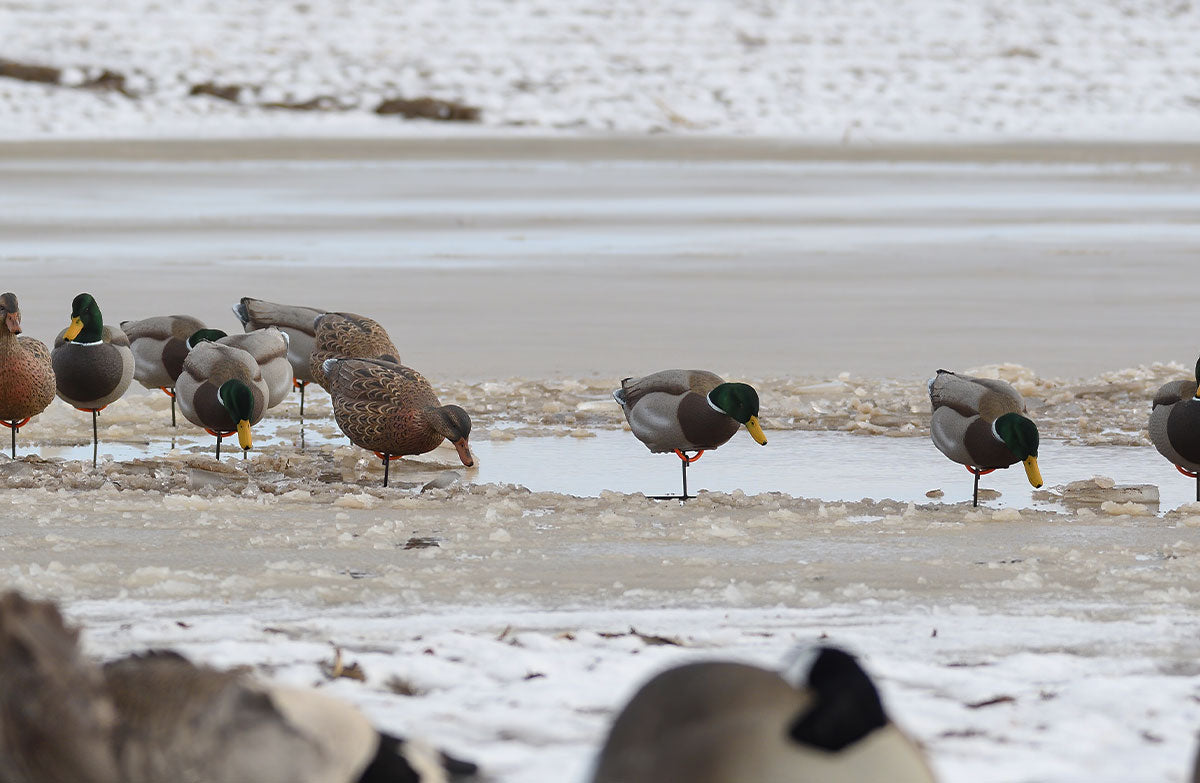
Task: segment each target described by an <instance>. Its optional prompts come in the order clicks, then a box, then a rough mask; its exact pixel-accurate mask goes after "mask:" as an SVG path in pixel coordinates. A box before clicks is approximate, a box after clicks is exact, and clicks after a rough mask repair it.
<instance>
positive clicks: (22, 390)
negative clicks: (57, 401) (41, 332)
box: [0, 292, 55, 459]
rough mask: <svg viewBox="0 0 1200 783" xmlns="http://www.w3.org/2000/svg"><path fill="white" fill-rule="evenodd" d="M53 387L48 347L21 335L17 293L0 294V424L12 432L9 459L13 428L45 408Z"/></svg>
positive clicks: (14, 442)
mask: <svg viewBox="0 0 1200 783" xmlns="http://www.w3.org/2000/svg"><path fill="white" fill-rule="evenodd" d="M18 335H20V336H18ZM54 389H55V386H54V365H53V363H52V362H51V361H50V350H49V349H48V348H46V344H45V343H43V342H42V341H41V340H35V339H33V338H32V337H26V336H24V335H21V308H20V307H19V306H18V305H17V295H16V294H14V293H11V292H10V293H5V294H0V424H3V425H4V426H6V427H8V428H9V429H10V430H11V432H12V457H13V459H16V458H17V430H19V429H20V428H21V427H23V426H25V423H26V422H28V421H29V419H30V418H31V417H33V416H36V415H38V414H39V413H41V412H42V411H44V410H46V407H47V406H48V405H49V404H50V402H51V401H52V400H53V399H54Z"/></svg>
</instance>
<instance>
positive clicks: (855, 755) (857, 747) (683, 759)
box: [592, 648, 934, 783]
mask: <svg viewBox="0 0 1200 783" xmlns="http://www.w3.org/2000/svg"><path fill="white" fill-rule="evenodd" d="M827 656H840V658H839V660H836V661H827V662H826V664H821V663H820V661H822V660H824V659H826V658H827ZM822 665H824V668H826V669H830V668H831V667H832V668H833V669H835V671H834V672H833V673H832V674H830V673H828V672H826V673H825V674H821V673H819V672H818V668H819V667H820V666H822ZM802 677H803V678H805V680H806V681H804V682H801V683H799V684H797V685H793V684H792V683H789V682H788V680H787V679H785V678H784V677H783V676H781V675H780V674H778V673H776V672H773V671H768V670H766V669H761V668H759V667H757V666H750V665H746V664H740V663H729V662H711V663H695V664H688V665H684V666H680V667H678V668H675V669H671V670H669V671H666V672H663V673H662V674H659V675H658V676H656V677H654V678H653V679H651V680H650V681H649V682H648V683H646V685H644V686H643V687H642V688H641V690H639V691H638V692H637V694H636V695H634V697H633V698H632V699H631V700H630V702H629V703H628V705H626V707H625V708H624V709H623V710H622V712H621V713H620V715H619V716H618V717H617V719H616V721H615V722H614V723H613V726H612V729H611V731H610V733H609V735H608V739H607V741H606V742H605V744H604V747H603V749H602V750H601V753H600V756H599V758H598V760H597V762H596V765H595V770H594V774H593V777H592V783H750V782H751V781H752V782H753V783H873V782H875V781H878V782H879V783H884V782H885V781H886V782H887V783H932V781H933V780H934V778H933V774H932V772H931V771H930V769H929V766H928V764H927V763H926V762H925V759H924V757H923V755H922V753H921V751H920V749H919V748H918V747H917V745H916V744H915V743H914V742H913V741H912V740H911V739H909V738H908V737H907V736H906V735H905V734H904V733H903V732H901V731H900V730H899V729H898V728H897V727H896V726H895V725H894V724H893V723H892V722H891V721H890V720H888V718H887V716H886V714H885V713H884V712H883V707H882V705H881V704H880V702H879V697H878V693H877V692H876V691H875V688H874V686H873V685H872V684H871V682H870V679H869V678H868V677H867V676H866V674H865V673H864V672H862V670H861V669H860V668H859V667H858V665H857V663H854V659H853V658H851V657H850V656H848V655H846V654H845V653H841V652H840V651H837V650H831V649H830V648H823V649H821V650H819V651H818V652H817V653H816V657H815V662H814V665H813V668H812V669H811V670H810V671H809V672H806V673H804V674H803V675H802ZM815 678H820V679H821V680H822V681H821V682H816V681H815Z"/></svg>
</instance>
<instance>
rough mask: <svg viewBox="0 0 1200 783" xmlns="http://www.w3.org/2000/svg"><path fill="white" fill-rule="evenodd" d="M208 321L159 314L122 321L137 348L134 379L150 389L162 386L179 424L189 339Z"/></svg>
mask: <svg viewBox="0 0 1200 783" xmlns="http://www.w3.org/2000/svg"><path fill="white" fill-rule="evenodd" d="M203 328H204V322H203V321H201V320H200V319H199V318H193V317H192V316H190V315H158V316H154V317H152V318H143V319H141V320H138V321H122V322H121V331H123V332H125V336H126V337H128V338H129V349H130V350H131V351H133V379H134V380H135V381H137V382H138V383H140V384H141V385H143V386H145V387H146V388H147V389H161V390H162V391H163V392H164V393H166V394H167V395H168V396H169V397H170V398H171V426H172V427H174V426H175V379H176V378H178V377H179V373H181V372H183V360H184V359H186V358H187V352H188V347H187V339H188V338H189V337H191V336H192V334H194V333H195V332H196V331H197V330H198V329H203Z"/></svg>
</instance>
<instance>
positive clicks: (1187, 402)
mask: <svg viewBox="0 0 1200 783" xmlns="http://www.w3.org/2000/svg"><path fill="white" fill-rule="evenodd" d="M1196 372H1197V373H1200V361H1197V362H1196ZM1196 377H1197V378H1200V375H1197V376H1196ZM1150 442H1151V443H1153V444H1154V448H1156V449H1158V453H1159V454H1161V455H1163V456H1164V457H1166V458H1167V459H1168V460H1170V461H1171V464H1173V465H1174V466H1175V467H1176V468H1178V469H1179V472H1180V473H1183V474H1184V475H1186V476H1190V477H1192V478H1195V479H1196V500H1198V501H1200V386H1198V385H1197V381H1196V380H1195V379H1190V378H1189V379H1185V380H1179V381H1171V382H1170V383H1167V384H1164V385H1163V386H1162V387H1161V388H1160V389H1159V390H1158V393H1157V394H1155V395H1154V402H1153V403H1152V404H1151V410H1150Z"/></svg>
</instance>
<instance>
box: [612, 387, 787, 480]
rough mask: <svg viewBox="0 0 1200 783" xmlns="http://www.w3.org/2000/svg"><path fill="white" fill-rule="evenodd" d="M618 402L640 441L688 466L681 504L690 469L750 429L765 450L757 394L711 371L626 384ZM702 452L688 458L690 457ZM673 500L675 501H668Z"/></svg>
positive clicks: (752, 435) (751, 434)
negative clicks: (740, 429) (706, 454)
mask: <svg viewBox="0 0 1200 783" xmlns="http://www.w3.org/2000/svg"><path fill="white" fill-rule="evenodd" d="M613 399H615V400H616V401H617V403H618V404H619V405H620V406H621V410H623V411H624V412H625V419H626V420H627V421H628V422H629V427H630V429H632V430H633V434H634V435H636V436H637V439H638V440H640V441H641V442H642V443H645V444H646V447H647V448H649V449H650V451H652V452H654V453H655V454H659V453H663V452H674V453H675V455H676V456H678V457H679V459H680V460H681V461H682V462H683V494H682V495H680V496H678V497H679V498H680V499H682V500H686V499H687V498H689V497H691V496H690V495H688V491H687V466H688V465H689V464H690V463H692V462H695V461H696V460H698V459H700V456H701V455H702V454H703V453H704V452H705V451H706V450H708V449H715V448H717V447H718V446H720V445H721V444H723V443H725V442H726V441H728V440H729V439H730V438H732V437H733V435H734V433H735V432H737V431H738V427H739V426H741V425H743V424H744V425H745V426H746V429H747V430H749V432H750V436H751V437H753V438H754V440H755V441H757V442H758V443H759V444H760V445H763V446H765V445H767V437H766V435H764V434H763V431H762V427H761V426H760V425H759V423H758V392H756V391H755V390H754V387H753V386H750V385H749V384H745V383H726V382H725V381H724V380H722V379H721V377H720V376H719V375H715V374H714V373H711V372H708V371H707V370H663V371H661V372H656V373H654V374H652V375H646V376H643V377H641V378H625V379H623V380H622V381H621V388H619V389H617V390H616V391H614V392H613ZM689 451H695V452H698V453H697V454H696V455H695V456H694V457H689V456H688V452H689ZM665 497H668V498H672V499H673V498H674V497H675V496H665Z"/></svg>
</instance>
